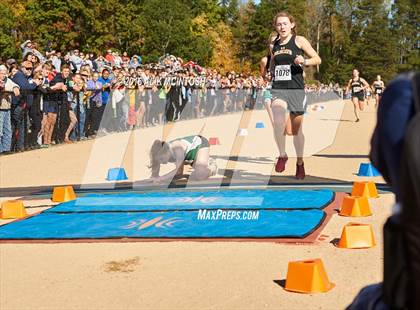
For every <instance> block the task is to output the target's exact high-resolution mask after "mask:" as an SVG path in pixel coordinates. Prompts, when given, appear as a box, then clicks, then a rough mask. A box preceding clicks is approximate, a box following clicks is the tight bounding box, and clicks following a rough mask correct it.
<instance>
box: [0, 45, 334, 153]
mask: <svg viewBox="0 0 420 310" xmlns="http://www.w3.org/2000/svg"><path fill="white" fill-rule="evenodd" d="M21 48H22V61H21V62H20V63H18V62H17V61H16V60H15V59H8V60H7V61H6V62H5V63H4V64H2V65H1V66H0V100H1V101H0V153H1V154H8V153H12V152H20V151H23V150H30V149H36V148H47V147H50V146H51V145H53V144H59V143H73V142H75V141H78V140H84V139H89V138H94V137H96V136H97V135H98V134H107V133H109V132H115V131H125V130H130V129H133V128H139V127H146V126H154V125H158V124H162V123H165V122H173V121H179V120H182V119H190V118H199V117H206V116H212V115H217V114H222V113H229V112H236V111H240V110H243V109H254V108H263V100H264V99H263V95H262V93H263V90H264V89H266V88H267V86H268V82H267V81H265V80H264V79H263V78H261V77H257V76H252V75H246V74H243V73H237V72H233V71H232V72H228V73H227V74H224V75H222V74H220V73H219V72H218V71H217V70H214V69H209V68H204V67H202V66H200V65H198V64H196V63H194V62H193V61H189V62H185V61H183V60H182V59H181V58H178V57H175V56H173V55H164V56H162V57H161V58H160V59H159V60H158V62H157V63H152V64H147V65H144V64H143V63H142V58H141V56H139V55H133V56H131V57H130V56H128V54H127V53H126V52H124V53H122V55H120V54H119V53H118V52H117V51H112V50H107V51H106V54H105V56H102V55H99V56H95V55H94V54H93V53H83V52H81V51H79V50H77V49H76V50H73V51H71V52H69V53H66V54H64V55H63V54H61V53H60V52H59V51H54V50H51V49H49V48H47V50H46V51H44V53H41V52H40V51H39V49H38V47H37V46H36V44H35V43H34V42H31V41H29V40H28V41H25V42H24V43H23V44H22V45H21ZM306 91H307V93H308V96H309V97H310V98H311V99H310V100H309V102H311V101H316V100H317V99H318V100H319V101H321V100H329V99H337V95H338V96H342V93H341V89H340V88H339V86H338V85H335V86H333V85H322V84H321V85H310V86H307V88H306Z"/></svg>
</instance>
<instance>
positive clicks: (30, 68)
mask: <svg viewBox="0 0 420 310" xmlns="http://www.w3.org/2000/svg"><path fill="white" fill-rule="evenodd" d="M24 68H25V69H26V70H32V69H33V68H32V67H24Z"/></svg>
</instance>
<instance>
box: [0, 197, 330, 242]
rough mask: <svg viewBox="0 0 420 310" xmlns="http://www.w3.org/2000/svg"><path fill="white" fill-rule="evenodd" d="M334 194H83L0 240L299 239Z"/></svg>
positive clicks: (3, 231) (16, 225)
mask: <svg viewBox="0 0 420 310" xmlns="http://www.w3.org/2000/svg"><path fill="white" fill-rule="evenodd" d="M334 197H335V194H334V193H333V192H332V191H329V190H305V191H302V190H290V191H277V190H218V191H199V192H198V191H195V192H185V191H183V192H152V193H143V194H138V193H130V194H89V195H86V196H83V197H79V198H78V199H76V200H74V201H69V202H66V203H62V204H60V205H57V206H55V207H53V208H50V209H48V210H46V211H44V212H42V213H41V214H38V215H35V216H33V217H30V218H27V219H23V220H20V221H15V222H11V223H9V224H6V225H3V226H0V240H1V239H7V240H10V239H12V240H16V239H28V240H34V239H36V240H43V239H112V238H175V239H177V238H304V237H306V236H307V235H308V234H310V233H311V232H313V231H314V230H315V229H316V228H318V227H319V225H321V223H322V222H323V220H324V219H325V217H326V214H325V212H324V211H323V210H322V209H323V208H325V207H326V206H327V205H328V204H330V203H331V202H332V201H333V200H334Z"/></svg>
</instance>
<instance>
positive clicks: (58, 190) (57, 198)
mask: <svg viewBox="0 0 420 310" xmlns="http://www.w3.org/2000/svg"><path fill="white" fill-rule="evenodd" d="M74 199H76V194H75V193H74V190H73V187H72V186H58V187H54V191H53V195H52V201H53V202H66V201H70V200H74Z"/></svg>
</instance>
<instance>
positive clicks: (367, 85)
mask: <svg viewBox="0 0 420 310" xmlns="http://www.w3.org/2000/svg"><path fill="white" fill-rule="evenodd" d="M360 80H361V81H362V83H363V86H364V87H365V89H366V90H368V89H369V88H370V87H369V84H368V82H366V80H365V79H362V78H360Z"/></svg>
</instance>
